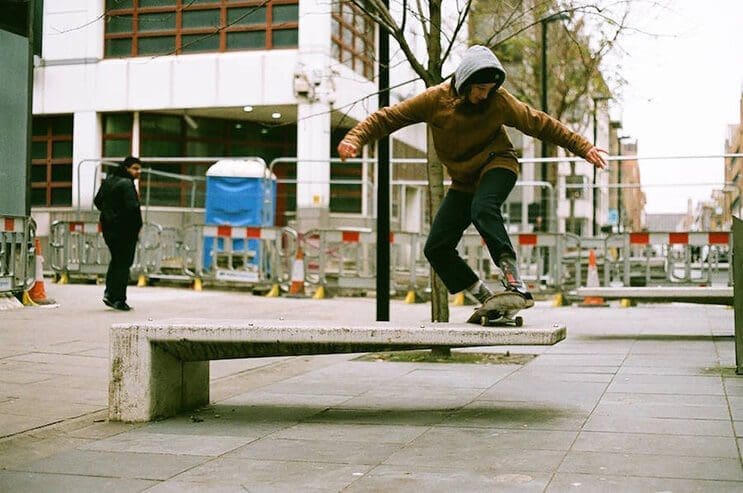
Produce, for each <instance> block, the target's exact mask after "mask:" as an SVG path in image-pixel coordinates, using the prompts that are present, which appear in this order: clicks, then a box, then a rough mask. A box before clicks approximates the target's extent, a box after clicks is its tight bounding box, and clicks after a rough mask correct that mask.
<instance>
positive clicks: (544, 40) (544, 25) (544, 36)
mask: <svg viewBox="0 0 743 493" xmlns="http://www.w3.org/2000/svg"><path fill="white" fill-rule="evenodd" d="M541 24H542V60H541V61H542V70H541V72H542V73H541V76H542V84H541V93H542V94H541V96H542V101H541V106H542V111H544V112H545V113H547V112H548V101H547V26H548V24H549V18H547V19H542V21H541ZM541 148H542V157H543V158H546V157H548V156H549V153H548V149H547V143H546V142H545V141H542V144H541ZM547 174H548V168H547V163H545V162H543V163H542V164H541V165H540V176H539V178H540V179H541V180H542V181H549V176H547ZM541 209H542V210H541V213H542V217H543V218H544V222H545V224H546V223H547V217H548V216H547V199H546V197H545V196H544V194H542V200H541Z"/></svg>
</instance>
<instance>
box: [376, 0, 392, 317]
mask: <svg viewBox="0 0 743 493" xmlns="http://www.w3.org/2000/svg"><path fill="white" fill-rule="evenodd" d="M383 3H384V5H385V7H388V6H389V0H383ZM389 60H390V40H389V33H388V32H387V31H386V30H385V29H384V28H383V27H382V26H381V25H380V26H379V107H380V108H384V107H386V106H389V104H390V93H389V87H390V67H389ZM377 153H378V154H379V156H378V158H377V321H378V322H388V321H389V320H390V137H389V135H387V136H385V137H383V138H382V139H380V140H379V142H378V143H377Z"/></svg>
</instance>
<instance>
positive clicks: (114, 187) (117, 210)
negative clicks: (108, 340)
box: [93, 156, 142, 311]
mask: <svg viewBox="0 0 743 493" xmlns="http://www.w3.org/2000/svg"><path fill="white" fill-rule="evenodd" d="M141 172H142V163H141V162H140V160H139V158H136V157H134V156H128V157H127V158H126V159H124V161H122V162H121V164H120V165H119V166H118V167H117V168H114V169H113V170H111V171H109V172H108V173H107V175H106V179H105V180H103V183H102V184H101V188H100V189H99V190H98V193H97V194H96V196H95V200H94V201H93V202H94V203H95V206H96V207H97V208H98V210H100V211H101V218H100V221H101V227H102V229H103V239H104V240H105V241H106V246H107V247H108V250H109V251H110V252H111V262H110V263H109V264H108V271H107V272H106V291H105V292H104V293H103V303H105V304H106V305H107V306H110V307H111V308H113V309H115V310H123V311H128V310H131V309H132V307H131V306H129V305H127V303H126V286H127V283H128V282H129V269H130V268H131V266H132V263H133V262H134V252H135V249H136V246H137V239H138V238H139V230H141V229H142V211H141V210H140V207H139V194H138V193H137V189H136V188H135V187H134V180H136V179H138V178H139V175H140V173H141Z"/></svg>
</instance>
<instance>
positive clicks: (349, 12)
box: [331, 0, 377, 80]
mask: <svg viewBox="0 0 743 493" xmlns="http://www.w3.org/2000/svg"><path fill="white" fill-rule="evenodd" d="M332 29H333V31H332V34H331V37H332V50H333V57H334V58H336V59H337V60H339V61H340V62H341V63H343V64H345V65H347V66H349V67H350V68H351V69H353V71H354V72H356V73H358V74H360V75H363V76H364V77H366V78H367V79H370V80H371V79H373V78H374V60H373V57H374V55H375V53H376V52H377V50H376V45H375V43H374V22H373V21H372V20H371V19H370V18H369V17H368V16H367V15H365V14H364V12H363V11H362V10H361V9H360V8H359V7H357V6H356V5H354V4H353V3H351V2H350V1H348V0H334V1H333V26H332Z"/></svg>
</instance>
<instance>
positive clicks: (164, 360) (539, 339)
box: [108, 319, 566, 422]
mask: <svg viewBox="0 0 743 493" xmlns="http://www.w3.org/2000/svg"><path fill="white" fill-rule="evenodd" d="M565 335H566V328H565V326H564V325H555V326H554V327H550V328H530V327H519V328H500V327H498V328H494V327H488V328H484V327H478V326H476V325H461V324H435V323H425V324H417V325H401V324H395V323H390V322H371V323H368V324H364V325H338V324H333V323H326V322H299V321H275V320H270V321H265V320H264V321H253V322H246V321H242V320H203V319H199V320H193V319H189V320H181V319H177V320H165V321H148V322H141V323H130V324H116V325H114V326H112V327H111V331H110V346H111V348H110V349H111V351H110V355H111V356H110V357H111V369H110V382H109V401H108V402H109V403H108V413H109V419H110V420H112V421H126V422H142V421H150V420H152V419H154V418H158V417H166V416H172V415H175V414H177V413H179V412H182V411H186V410H188V409H193V408H197V407H200V406H204V405H206V404H208V403H209V361H210V360H217V359H233V358H256V357H266V356H299V355H311V354H332V353H366V352H375V351H389V350H409V349H420V348H433V347H440V346H448V347H467V346H500V345H552V344H556V343H557V342H559V341H561V340H563V339H564V338H565Z"/></svg>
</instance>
